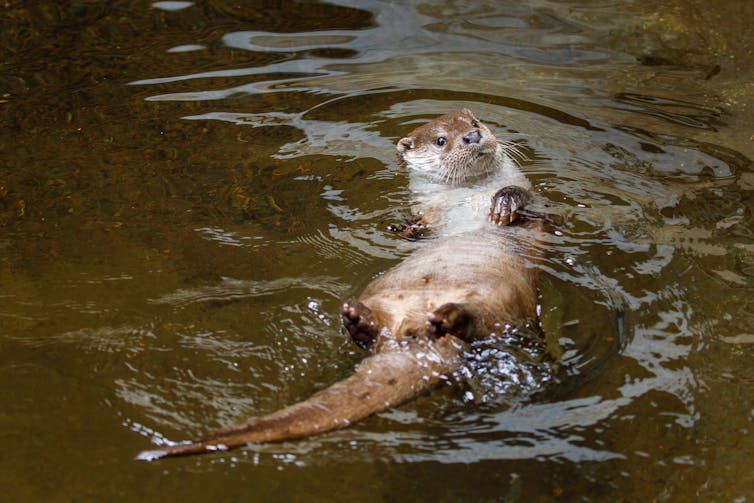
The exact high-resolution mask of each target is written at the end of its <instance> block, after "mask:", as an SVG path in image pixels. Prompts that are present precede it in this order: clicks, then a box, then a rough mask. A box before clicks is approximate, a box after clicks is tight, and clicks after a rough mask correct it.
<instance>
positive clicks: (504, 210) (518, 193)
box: [489, 186, 530, 225]
mask: <svg viewBox="0 0 754 503" xmlns="http://www.w3.org/2000/svg"><path fill="white" fill-rule="evenodd" d="M529 198H530V196H529V192H528V191H527V190H526V189H523V188H521V187H516V186H510V187H504V188H502V189H500V190H498V191H497V192H495V195H494V196H492V206H491V207H490V215H489V221H490V222H492V223H493V224H496V225H510V224H512V223H513V222H514V221H516V220H517V219H520V215H519V214H518V213H517V212H518V211H519V210H521V209H523V208H524V206H526V204H527V203H528V202H529Z"/></svg>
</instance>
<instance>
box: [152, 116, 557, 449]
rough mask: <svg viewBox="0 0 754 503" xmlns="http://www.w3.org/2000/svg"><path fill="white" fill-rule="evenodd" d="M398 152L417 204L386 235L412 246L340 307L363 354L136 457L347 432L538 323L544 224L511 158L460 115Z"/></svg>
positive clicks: (435, 123) (430, 127) (442, 120)
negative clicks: (252, 410) (283, 394)
mask: <svg viewBox="0 0 754 503" xmlns="http://www.w3.org/2000/svg"><path fill="white" fill-rule="evenodd" d="M397 148H398V153H399V156H400V158H401V159H402V162H403V163H405V166H406V167H407V168H408V169H409V172H410V178H409V188H410V190H411V192H412V196H413V197H414V198H415V200H416V203H417V204H416V207H415V208H414V210H413V212H412V215H411V216H410V217H409V218H408V219H407V221H406V222H405V223H403V224H400V225H397V226H394V227H393V230H394V231H396V232H399V233H400V234H402V235H403V236H404V237H406V238H407V239H408V240H410V242H411V243H412V244H413V245H414V246H415V247H416V249H415V250H414V251H413V252H412V253H411V254H410V255H409V256H408V257H407V258H406V259H405V260H403V261H402V262H400V263H399V264H398V265H396V266H395V267H393V268H392V269H390V270H388V271H387V272H385V273H384V274H382V275H380V276H378V277H377V278H376V279H374V280H373V281H372V282H371V283H370V284H369V285H368V286H367V287H366V289H365V290H364V291H363V292H362V293H361V295H360V296H359V297H358V299H355V300H350V301H347V302H345V303H344V304H343V305H342V307H341V316H342V320H343V326H344V328H345V331H346V332H347V333H348V334H349V335H350V337H351V338H352V339H353V341H354V342H355V343H356V344H358V345H359V346H360V347H362V348H364V349H365V350H366V351H368V352H369V353H370V354H369V356H367V357H366V358H365V359H364V360H363V361H362V362H361V363H360V364H359V365H358V366H357V367H356V369H355V371H354V373H353V374H351V376H349V377H347V378H346V379H344V380H342V381H340V382H337V383H335V384H333V385H331V386H330V387H328V388H326V389H324V390H322V391H320V392H318V393H316V394H314V395H312V396H311V397H310V398H309V399H307V400H304V401H302V402H299V403H296V404H293V405H290V406H288V407H285V408H283V409H281V410H279V411H277V412H273V413H271V414H268V415H266V416H263V417H261V418H258V419H255V420H252V421H251V422H249V423H247V424H245V425H242V426H237V427H233V428H229V429H226V430H221V431H218V432H215V433H214V434H212V435H209V436H208V437H205V438H199V439H196V440H192V441H188V442H182V443H176V444H172V445H168V446H164V447H160V448H158V449H155V450H149V451H144V452H142V453H141V454H139V455H138V456H137V459H140V460H146V461H151V460H154V459H158V458H162V457H167V456H183V455H189V454H200V453H206V452H212V451H222V450H227V449H231V448H234V447H238V446H241V445H246V444H251V443H260V442H279V441H284V440H292V439H297V438H301V437H305V436H309V435H314V434H319V433H323V432H326V431H331V430H335V429H338V428H343V427H345V426H348V425H349V424H351V423H353V422H355V421H358V420H360V419H363V418H365V417H367V416H369V415H371V414H374V413H377V412H380V411H382V410H385V409H388V408H390V407H395V406H398V405H400V404H402V403H404V402H406V401H408V400H411V399H412V398H415V397H417V396H418V395H420V394H422V393H423V392H425V391H427V390H431V389H433V388H436V387H438V386H440V385H442V384H443V383H448V382H452V379H453V373H454V372H456V371H457V370H458V369H459V368H460V367H461V365H462V364H463V363H464V355H465V354H466V351H467V347H468V346H467V345H468V344H469V343H470V342H471V341H474V340H476V339H480V338H494V337H503V336H505V335H506V334H507V333H508V332H509V331H510V330H512V329H513V328H512V327H516V326H519V325H521V324H523V323H527V322H531V321H532V320H535V321H536V319H537V289H536V285H535V281H536V276H537V272H536V268H535V267H533V264H534V263H535V262H536V261H537V260H538V259H539V258H540V256H541V247H540V246H538V243H539V242H540V237H539V234H540V233H541V232H542V227H541V223H540V221H539V220H538V219H536V218H527V217H526V216H525V215H524V207H525V205H526V204H527V202H528V201H529V199H530V188H531V185H530V184H529V182H528V180H527V179H526V178H525V177H524V175H523V174H522V173H521V172H520V170H519V169H518V167H517V165H516V163H515V162H513V160H512V159H511V157H510V156H509V155H508V154H507V151H509V149H508V148H507V147H506V146H505V145H503V144H501V142H499V141H498V140H497V139H496V138H495V136H494V135H493V134H492V132H491V131H490V130H489V129H488V128H487V127H486V126H485V125H484V124H483V123H482V122H481V121H479V120H478V119H477V118H476V117H475V116H474V114H473V113H472V112H471V111H470V110H468V109H463V110H460V111H458V112H454V113H450V114H447V115H443V116H441V117H439V118H436V119H434V120H432V121H431V122H429V123H427V124H424V125H422V126H420V127H418V128H416V129H415V130H414V131H412V132H411V133H410V134H409V135H408V136H407V137H405V138H402V139H401V140H400V141H399V142H398V145H397ZM490 198H491V199H490ZM420 238H421V239H420Z"/></svg>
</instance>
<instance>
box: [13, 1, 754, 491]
mask: <svg viewBox="0 0 754 503" xmlns="http://www.w3.org/2000/svg"><path fill="white" fill-rule="evenodd" d="M753 15H754V4H751V5H750V4H749V3H746V2H737V1H734V0H729V1H724V2H714V5H713V3H711V2H703V1H701V0H675V1H672V2H665V3H663V4H662V6H661V7H657V4H656V2H645V1H639V0H636V1H628V0H625V1H615V2H611V3H610V4H609V5H604V4H601V5H597V3H593V2H579V1H562V2H551V1H529V2H507V1H506V2H473V3H471V2H470V3H464V2H450V1H438V2H401V3H398V2H389V1H385V2H383V1H376V0H375V1H363V2H355V3H354V2H349V3H348V5H346V3H343V4H342V5H341V4H338V3H306V2H305V3H297V2H290V1H280V2H270V3H269V5H268V6H266V7H265V8H260V7H258V6H254V5H252V4H250V3H248V4H246V3H243V2H225V1H206V2H199V1H196V2H154V3H151V2H107V3H99V2H90V1H81V2H67V3H64V4H62V5H61V4H60V3H59V2H36V3H34V4H33V5H27V4H26V3H22V2H16V1H9V2H5V3H4V4H3V5H0V29H2V33H3V36H2V37H0V47H1V49H2V53H3V58H2V60H1V61H0V117H1V120H2V122H1V123H2V128H0V285H2V290H1V291H0V377H1V378H0V383H1V384H0V403H1V404H2V407H1V408H0V426H1V428H0V431H2V435H3V437H2V438H3V441H4V446H5V452H6V454H5V455H4V456H3V457H2V460H1V461H0V481H2V483H3V486H4V487H5V488H6V493H7V497H8V499H9V500H13V501H21V500H29V501H31V500H33V501H40V500H44V501H58V500H59V501H70V500H115V499H117V500H139V501H143V500H156V499H161V500H166V501H172V500H179V499H185V498H187V497H190V498H192V499H214V500H222V501H226V500H240V499H244V500H255V501H256V500H258V501H292V500H294V501H351V500H356V499H358V500H360V501H393V500H399V499H400V500H404V499H405V500H414V501H429V500H434V501H459V500H469V501H488V500H490V501H492V500H494V501H497V500H501V501H548V500H553V501H558V500H584V501H606V500H609V501H614V500H625V501H634V500H638V501H641V500H652V501H654V500H657V501H692V500H695V499H696V500H700V501H748V500H749V499H751V494H754V474H753V473H752V471H751V468H750V459H751V457H752V455H754V440H752V438H754V437H753V436H752V435H751V432H752V428H754V425H753V424H752V422H753V421H754V391H752V388H751V386H750V385H751V384H752V382H754V366H752V365H751V358H752V356H754V331H753V330H752V328H751V327H752V322H753V321H754V304H753V303H752V300H751V299H752V295H751V293H752V289H753V287H754V234H753V231H754V226H753V225H752V222H751V212H752V197H751V195H752V194H751V193H752V190H754V171H752V161H751V159H752V158H753V157H754V141H753V140H752V139H753V138H754V127H753V126H752V125H753V124H754V111H753V110H752V107H751V103H752V102H754V79H752V77H753V76H754V56H753V55H752V50H754V35H753V34H752V32H751V29H750V19H751V18H752V16H753ZM461 107H468V108H470V109H472V110H473V111H474V112H475V113H476V114H477V115H478V116H480V118H482V119H483V120H484V121H485V122H486V123H487V124H488V125H490V126H491V127H492V128H493V129H494V131H495V132H496V134H497V135H498V137H500V138H501V139H505V140H508V141H512V142H514V143H515V144H516V145H517V147H518V149H519V150H520V151H521V152H523V153H524V154H525V159H524V160H523V161H522V163H521V164H522V169H523V170H524V171H525V172H526V174H527V175H528V176H529V177H530V179H531V180H532V182H533V184H534V187H535V190H536V191H537V192H538V193H539V194H540V195H541V196H542V197H543V198H545V199H546V200H547V201H548V202H549V204H550V205H551V208H552V210H553V212H554V213H556V214H557V215H559V219H558V225H557V226H556V228H555V229H554V230H553V232H552V233H551V236H550V240H549V242H548V247H549V249H550V253H549V255H548V257H547V259H546V260H545V261H544V263H543V264H541V266H540V267H541V269H542V274H541V308H542V322H543V325H544V328H545V330H547V331H548V334H550V336H553V334H555V336H554V339H555V340H556V341H557V342H558V345H559V350H560V351H562V356H563V362H564V363H565V365H564V368H565V370H566V374H567V375H566V376H564V377H562V379H561V382H560V383H559V384H558V385H557V386H554V387H553V388H548V389H547V391H546V392H545V393H542V394H539V395H535V396H533V397H531V396H528V397H526V396H517V394H516V393H515V392H514V393H509V392H508V391H509V388H508V387H506V386H507V384H506V383H505V382H503V380H504V379H503V378H504V377H505V376H506V375H507V374H506V372H507V370H506V369H505V368H504V365H502V360H500V362H501V365H497V366H496V365H490V364H489V361H486V362H483V363H481V364H470V367H469V368H470V370H472V371H474V370H475V371H477V372H478V373H480V372H481V373H485V374H484V375H481V374H480V375H477V376H476V377H474V378H472V382H471V383H470V384H469V386H470V388H469V390H470V394H469V393H465V392H464V390H462V389H458V388H451V387H449V388H448V389H443V390H440V391H439V392H437V393H434V394H431V395H428V396H424V397H421V398H420V399H419V400H417V401H415V402H413V403H409V404H406V405H404V406H402V407H400V408H398V409H395V410H392V411H388V412H385V413H382V414H379V415H377V416H375V417H372V418H369V419H368V420H365V421H363V422H361V423H358V424H355V425H353V426H352V427H350V428H348V429H345V430H341V431H338V432H334V433H331V434H326V435H322V436H319V437H314V438H311V439H305V440H301V441H297V442H290V443H283V444H277V445H265V446H254V447H249V448H246V449H242V450H237V451H233V452H230V453H218V454H215V455H208V456H202V457H195V458H185V459H176V460H166V461H160V462H156V463H139V462H136V461H134V460H133V457H134V456H135V455H136V454H137V453H138V452H139V451H140V450H142V449H148V448H150V446H152V445H154V444H155V443H160V442H163V441H164V440H165V439H170V440H181V439H184V438H187V437H192V436H195V435H200V434H203V433H207V432H210V431H212V430H214V429H216V428H220V427H224V426H228V425H230V424H234V423H238V422H241V421H244V420H245V419H247V418H250V417H253V416H257V415H261V414H264V413H267V412H270V411H273V410H276V409H278V408H280V407H282V406H284V405H287V404H290V403H292V402H295V401H297V400H300V399H303V398H305V397H308V396H310V395H311V394H312V393H314V392H315V391H317V390H319V389H322V388H323V387H325V386H327V385H329V384H331V383H332V382H334V381H336V380H338V379H340V378H342V377H343V376H345V375H348V374H349V373H350V372H351V370H352V369H353V367H354V366H355V365H356V364H357V363H358V361H359V360H360V359H361V358H362V357H363V356H364V355H363V353H362V352H361V351H360V350H359V349H358V348H357V347H355V346H354V345H352V344H351V343H349V341H348V340H347V339H346V337H345V336H344V335H343V334H342V333H341V329H340V320H339V316H338V312H339V306H340V303H341V302H342V300H343V299H347V298H349V297H352V296H354V295H356V294H358V292H359V291H360V290H361V289H362V288H363V287H364V286H365V285H366V284H367V283H368V282H369V280H370V279H371V278H373V277H374V276H375V275H377V274H379V273H380V272H381V271H384V270H386V269H387V268H388V267H390V266H391V265H393V264H395V263H396V262H398V261H399V260H400V259H401V257H403V256H405V254H406V253H407V250H408V249H407V247H406V243H405V242H403V241H401V240H400V239H399V238H397V237H396V236H395V235H393V234H391V233H390V232H388V230H387V226H388V225H390V224H393V223H396V222H398V221H400V220H401V218H402V217H403V215H405V213H406V212H407V211H408V209H409V207H410V195H409V193H408V190H407V179H406V175H405V173H404V172H402V171H401V170H400V169H399V166H398V164H397V159H396V155H395V142H396V141H397V140H398V139H399V138H401V137H402V136H403V135H405V134H406V133H407V132H408V131H410V130H411V129H413V127H415V126H416V125H417V124H418V123H420V122H423V121H425V120H427V119H429V118H432V117H435V116H437V115H440V114H443V113H446V112H448V111H451V110H454V109H458V108H461ZM561 220H562V221H561ZM496 372H498V373H496ZM513 388H514V389H515V386H514V387H513ZM469 390H467V391H469Z"/></svg>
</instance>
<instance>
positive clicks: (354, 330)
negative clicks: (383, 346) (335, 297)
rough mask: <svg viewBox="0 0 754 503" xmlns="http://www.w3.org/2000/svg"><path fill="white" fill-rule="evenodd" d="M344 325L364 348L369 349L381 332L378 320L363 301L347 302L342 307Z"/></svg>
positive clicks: (354, 340)
mask: <svg viewBox="0 0 754 503" xmlns="http://www.w3.org/2000/svg"><path fill="white" fill-rule="evenodd" d="M340 314H341V316H342V317H343V326H344V327H345V329H346V331H347V332H348V333H349V335H350V336H351V339H353V342H355V343H356V345H357V346H359V347H360V348H362V349H369V348H371V347H372V346H373V345H374V342H375V341H376V340H377V335H378V334H379V328H378V327H377V322H375V321H374V318H372V311H370V310H369V308H368V307H366V306H365V305H364V304H362V303H361V302H353V301H349V302H345V303H343V306H342V307H341V308H340Z"/></svg>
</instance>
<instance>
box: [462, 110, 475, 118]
mask: <svg viewBox="0 0 754 503" xmlns="http://www.w3.org/2000/svg"><path fill="white" fill-rule="evenodd" d="M461 113H462V114H464V115H468V116H470V117H474V112H472V111H471V110H469V109H468V108H462V109H461Z"/></svg>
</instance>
